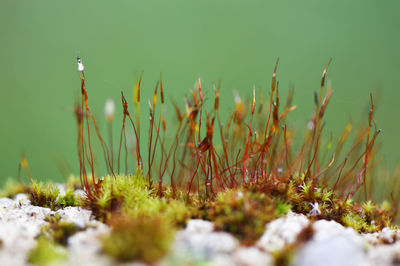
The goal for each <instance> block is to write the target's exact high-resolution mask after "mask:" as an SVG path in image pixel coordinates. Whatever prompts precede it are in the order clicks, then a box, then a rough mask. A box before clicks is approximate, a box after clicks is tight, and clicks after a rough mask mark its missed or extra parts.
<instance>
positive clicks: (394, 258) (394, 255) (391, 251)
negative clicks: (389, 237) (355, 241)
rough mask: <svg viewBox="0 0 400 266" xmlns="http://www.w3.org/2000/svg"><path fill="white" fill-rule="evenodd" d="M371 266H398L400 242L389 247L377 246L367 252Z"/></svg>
mask: <svg viewBox="0 0 400 266" xmlns="http://www.w3.org/2000/svg"><path fill="white" fill-rule="evenodd" d="M367 256H368V260H369V261H370V263H371V265H399V259H400V242H396V243H394V244H391V245H377V246H374V247H373V248H371V249H369V251H368V255H367Z"/></svg>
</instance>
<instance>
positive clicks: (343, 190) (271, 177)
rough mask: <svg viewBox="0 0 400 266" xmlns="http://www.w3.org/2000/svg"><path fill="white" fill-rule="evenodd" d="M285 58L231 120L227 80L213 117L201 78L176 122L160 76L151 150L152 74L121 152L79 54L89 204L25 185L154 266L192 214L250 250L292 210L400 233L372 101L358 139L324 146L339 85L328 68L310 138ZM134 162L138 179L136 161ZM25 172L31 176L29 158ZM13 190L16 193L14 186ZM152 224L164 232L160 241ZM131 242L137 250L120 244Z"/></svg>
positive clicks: (237, 105)
mask: <svg viewBox="0 0 400 266" xmlns="http://www.w3.org/2000/svg"><path fill="white" fill-rule="evenodd" d="M278 62H279V60H277V61H276V64H275V67H274V70H273V74H272V82H271V87H270V89H269V90H266V91H259V92H257V91H256V89H255V88H252V97H251V99H250V101H244V100H242V98H241V97H240V96H239V94H236V95H235V97H234V105H233V106H234V111H233V112H232V113H231V114H230V115H229V116H228V118H227V120H226V121H222V117H221V115H220V107H221V104H220V101H221V100H222V99H221V97H220V95H221V94H220V89H221V82H219V83H218V84H217V85H213V88H212V90H213V91H214V104H213V108H212V109H211V111H210V110H208V109H207V111H206V108H205V107H204V96H203V93H204V92H203V90H204V88H203V87H202V84H201V80H200V79H199V80H198V81H197V82H196V85H195V87H194V88H193V89H192V90H191V91H190V93H189V94H188V95H187V96H186V97H185V101H184V104H185V106H184V109H182V108H181V107H180V106H179V104H177V103H175V102H174V101H173V102H172V105H173V109H174V110H175V113H176V116H177V120H176V121H177V122H175V123H176V124H175V125H171V123H172V122H168V121H167V118H166V116H165V105H166V102H165V95H164V94H165V93H166V92H167V89H166V88H165V84H164V83H163V81H162V78H161V76H160V79H159V80H158V81H157V83H156V85H155V87H154V93H153V97H152V99H151V100H149V101H148V107H149V114H146V116H149V129H148V132H146V134H147V136H148V139H147V143H142V140H143V139H144V138H142V137H141V134H143V132H142V128H141V125H140V103H141V99H140V92H141V82H142V78H143V72H142V74H141V75H140V78H139V81H138V83H137V84H135V86H134V88H133V107H134V108H131V106H130V104H129V102H128V100H127V99H126V98H125V95H124V93H123V92H121V104H122V110H123V113H122V117H123V122H122V125H121V131H120V134H119V142H118V149H114V148H113V142H112V129H111V128H112V127H111V126H112V123H113V121H114V117H115V107H114V102H113V101H110V100H108V101H107V103H106V107H105V116H106V121H107V123H108V125H109V130H108V134H109V136H108V141H107V142H108V143H106V141H105V140H104V139H103V137H102V135H101V131H100V129H99V127H98V126H97V123H96V120H95V117H94V116H93V114H92V112H91V110H90V104H89V101H88V93H89V90H88V89H87V88H86V76H85V71H84V66H83V63H82V59H81V58H78V70H79V71H78V72H79V77H80V92H81V96H82V98H81V100H80V102H79V103H77V104H76V106H75V117H76V121H77V136H78V137H77V147H78V158H79V165H80V176H79V178H80V183H81V187H82V189H83V190H84V193H85V197H83V198H80V199H76V198H73V197H72V195H73V193H72V192H69V194H66V196H63V197H64V198H63V199H60V198H59V197H58V193H59V192H58V191H57V189H54V188H53V187H50V186H48V185H44V184H42V183H37V182H34V181H33V183H32V185H31V186H30V187H27V189H28V190H29V191H30V193H31V199H32V202H33V203H34V204H36V205H40V206H45V207H49V208H52V209H57V208H62V207H65V206H68V205H72V206H73V205H76V201H77V200H78V201H79V205H81V206H83V207H85V208H88V209H90V210H91V211H92V213H93V215H94V216H95V217H96V218H97V219H99V220H100V221H103V222H105V223H108V224H109V225H111V228H112V229H111V231H110V233H109V235H108V236H107V237H104V238H103V240H102V243H103V251H104V252H105V253H107V254H109V255H111V256H113V257H115V258H116V259H119V260H123V261H124V260H131V259H139V260H143V261H146V262H149V263H151V262H154V261H155V260H157V259H158V258H160V257H161V256H163V255H164V254H165V253H166V252H167V251H168V246H169V243H170V242H171V239H172V237H171V232H173V231H174V230H176V229H178V228H180V227H182V226H184V225H185V223H186V221H187V220H188V219H189V218H196V217H197V218H202V219H206V220H211V221H213V222H214V224H215V229H216V230H222V231H228V232H231V233H232V234H234V235H235V236H236V237H237V238H238V239H239V240H240V241H241V242H242V244H245V245H246V244H248V245H250V244H252V243H254V241H256V240H257V239H258V238H259V237H260V236H261V234H262V233H263V230H264V229H265V228H264V226H265V224H266V223H268V222H269V221H271V220H273V219H275V218H277V217H280V216H282V215H284V214H285V213H287V212H288V211H293V212H296V213H302V214H304V215H307V216H308V217H309V218H310V219H312V220H315V219H327V220H335V221H337V222H339V223H341V224H343V225H346V226H351V227H353V228H354V229H355V230H357V231H360V232H374V231H378V230H381V229H382V228H384V227H388V226H392V225H393V220H394V219H395V217H396V215H397V204H396V202H397V201H398V196H399V195H398V194H392V195H390V197H388V200H387V201H385V202H384V203H383V204H381V205H379V204H377V203H374V202H373V193H374V191H373V188H374V182H375V180H376V178H374V177H373V174H374V167H375V165H376V160H377V158H376V151H375V150H374V144H375V142H376V139H377V137H378V135H379V134H380V132H381V130H380V129H378V128H377V126H376V123H375V118H374V110H375V107H374V102H373V97H372V95H371V97H370V108H369V112H368V117H367V119H366V123H365V127H361V128H360V129H359V130H356V132H355V133H354V134H352V131H353V124H352V123H351V122H349V123H348V125H347V126H346V128H345V129H344V131H343V133H342V134H341V135H340V136H339V138H338V139H337V140H336V141H334V140H333V137H331V138H330V140H329V141H328V142H326V141H325V140H324V139H323V135H324V134H323V130H324V125H325V123H326V121H325V120H324V117H325V116H324V115H325V112H326V110H327V106H328V104H329V101H330V99H331V97H332V89H331V88H330V87H329V86H326V75H327V70H328V67H329V65H330V62H331V61H329V62H328V64H327V65H326V67H325V68H324V70H323V74H322V78H321V83H320V87H319V88H318V89H319V90H318V92H316V93H315V97H314V98H315V99H314V101H315V103H314V104H315V106H314V111H313V112H312V114H311V119H310V120H309V122H308V123H307V125H305V126H304V129H305V131H304V132H303V133H302V134H300V133H299V132H296V131H295V129H293V128H291V126H290V121H289V114H290V113H291V112H292V111H294V110H295V109H296V105H293V103H292V100H293V95H294V92H293V90H290V91H289V93H288V96H287V98H286V101H285V102H282V99H281V96H280V93H281V89H280V87H279V82H278V80H277V68H278ZM257 95H259V96H258V97H257ZM263 95H264V96H263ZM265 95H267V96H265ZM159 98H160V101H159V100H158V99H159ZM256 99H259V100H256ZM131 109H132V110H131ZM128 126H129V127H131V128H132V130H133V137H132V138H130V139H133V140H134V143H133V145H128V144H129V143H128V142H127V132H129V131H126V128H127V127H128ZM167 129H168V132H167ZM171 132H172V137H171ZM351 136H353V138H354V140H353V142H351V141H350V139H351ZM128 137H129V136H128ZM334 143H336V146H335V145H333V144H334ZM96 145H99V146H100V148H101V150H102V154H101V157H103V158H104V165H105V168H106V171H107V175H106V176H105V177H100V175H98V174H97V172H98V169H99V168H100V167H99V160H95V156H96V155H95V154H94V150H95V149H94V147H95V146H96ZM128 146H129V147H128ZM145 146H146V151H145V152H143V151H142V148H143V147H145ZM347 147H350V148H349V149H348V150H347V151H345V149H346V148H347ZM115 151H118V154H114V152H115ZM132 158H133V161H134V165H135V169H136V170H135V173H134V174H132V172H131V170H130V169H129V163H128V162H129V161H131V160H132ZM25 161H26V159H25V157H24V160H23V162H25ZM20 165H21V166H22V168H23V169H25V171H26V172H27V175H28V176H31V175H30V172H29V171H28V170H29V169H28V168H27V161H26V163H23V164H22V163H21V164H20ZM13 189H14V188H13ZM9 190H10V193H12V192H11V191H12V189H11V186H10V187H9ZM15 190H16V191H19V189H18V188H15ZM71 193H72V194H71ZM67 195H68V196H67ZM389 202H391V203H389ZM144 221H146V222H144ZM152 228H157V231H158V232H159V235H158V236H155V235H154V233H155V230H153V229H152ZM134 236H136V237H134ZM56 241H58V240H56ZM63 241H64V240H63V239H61V244H63ZM42 242H43V243H41V245H46V243H45V242H44V241H42ZM110 243H114V244H115V245H114V246H113V245H111V244H110ZM123 243H130V246H131V247H132V248H131V249H125V248H122V247H124V244H123ZM125 247H126V245H125ZM143 247H146V249H143Z"/></svg>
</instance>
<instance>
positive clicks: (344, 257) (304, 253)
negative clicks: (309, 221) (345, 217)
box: [294, 235, 370, 266]
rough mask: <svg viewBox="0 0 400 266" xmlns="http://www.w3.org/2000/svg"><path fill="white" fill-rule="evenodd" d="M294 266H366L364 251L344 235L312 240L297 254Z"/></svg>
mask: <svg viewBox="0 0 400 266" xmlns="http://www.w3.org/2000/svg"><path fill="white" fill-rule="evenodd" d="M294 265H295V266H320V265H324V266H337V265H341V266H347V265H348V266H358V265H360V266H367V265H370V264H369V262H368V260H367V257H366V254H365V252H364V249H363V248H362V246H360V245H359V244H358V243H357V242H354V241H353V239H352V238H350V237H346V236H344V235H336V236H333V235H332V236H331V237H329V238H320V239H318V240H312V241H310V242H308V243H307V244H305V246H304V247H303V248H301V250H300V251H299V252H298V253H297V255H296V258H295V261H294Z"/></svg>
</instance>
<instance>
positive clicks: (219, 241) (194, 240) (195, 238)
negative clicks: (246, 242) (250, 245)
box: [173, 230, 238, 260]
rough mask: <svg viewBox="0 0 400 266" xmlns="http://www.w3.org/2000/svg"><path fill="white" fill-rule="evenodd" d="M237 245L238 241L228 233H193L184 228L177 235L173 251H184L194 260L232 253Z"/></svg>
mask: <svg viewBox="0 0 400 266" xmlns="http://www.w3.org/2000/svg"><path fill="white" fill-rule="evenodd" d="M237 246H238V241H237V240H236V239H235V238H234V237H233V236H232V235H230V234H228V233H224V232H211V233H192V232H187V231H185V230H183V231H178V232H177V233H176V235H175V243H174V245H173V252H174V253H182V252H183V253H185V254H187V256H189V257H193V258H194V260H210V259H211V258H212V257H214V256H216V255H221V254H222V253H226V254H228V253H232V252H233V251H234V250H235V249H236V247H237ZM185 256H186V255H185Z"/></svg>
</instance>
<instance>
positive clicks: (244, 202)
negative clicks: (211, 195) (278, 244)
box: [198, 190, 290, 245]
mask: <svg viewBox="0 0 400 266" xmlns="http://www.w3.org/2000/svg"><path fill="white" fill-rule="evenodd" d="M289 210H290V205H288V204H285V203H284V202H283V201H281V200H276V199H272V198H270V197H268V196H266V195H264V194H261V193H252V192H248V191H245V190H243V191H241V190H238V191H233V190H230V191H226V192H222V193H220V194H218V197H217V199H216V200H215V201H210V202H207V203H206V204H204V206H200V208H199V210H198V215H199V218H202V219H206V220H210V221H213V222H214V224H215V229H217V230H221V231H226V232H230V233H232V234H233V235H235V236H236V237H237V238H238V239H239V240H241V242H242V244H245V245H251V244H253V243H254V242H255V241H256V240H258V239H259V238H260V237H261V235H262V234H263V233H264V231H265V224H266V223H267V222H269V221H271V220H273V219H276V218H278V217H280V216H282V215H284V214H285V213H287V212H288V211H289Z"/></svg>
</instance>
